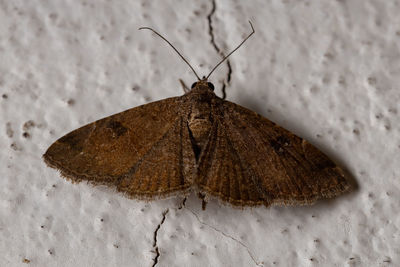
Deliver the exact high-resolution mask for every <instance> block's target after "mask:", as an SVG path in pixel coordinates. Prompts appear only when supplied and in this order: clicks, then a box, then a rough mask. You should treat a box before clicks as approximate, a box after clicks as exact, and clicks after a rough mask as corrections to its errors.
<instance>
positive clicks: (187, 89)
mask: <svg viewBox="0 0 400 267" xmlns="http://www.w3.org/2000/svg"><path fill="white" fill-rule="evenodd" d="M179 82H180V83H181V85H182V89H183V92H185V94H186V93H187V92H189V91H190V89H189V87H187V85H186V83H185V82H184V81H183V80H182V79H179Z"/></svg>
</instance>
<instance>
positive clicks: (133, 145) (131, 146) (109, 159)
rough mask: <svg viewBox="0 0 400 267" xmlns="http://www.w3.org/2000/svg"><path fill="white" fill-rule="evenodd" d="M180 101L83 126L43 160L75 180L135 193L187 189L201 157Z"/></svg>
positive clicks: (140, 195) (171, 100)
mask: <svg viewBox="0 0 400 267" xmlns="http://www.w3.org/2000/svg"><path fill="white" fill-rule="evenodd" d="M179 99H180V98H179V97H174V98H168V99H164V100H161V101H157V102H152V103H149V104H146V105H142V106H139V107H135V108H132V109H129V110H126V111H124V112H121V113H118V114H115V115H112V116H109V117H106V118H104V119H101V120H98V121H95V122H93V123H90V124H88V125H86V126H83V127H81V128H79V129H77V130H75V131H72V132H70V133H68V134H66V135H65V136H63V137H62V138H60V139H58V140H57V141H56V142H55V143H53V144H52V145H51V146H50V147H49V149H48V150H47V151H46V153H45V154H44V155H43V158H44V160H45V162H46V163H47V164H48V165H49V166H51V167H53V168H56V169H58V170H60V172H61V174H62V175H63V176H64V177H66V178H68V179H70V180H72V181H73V182H80V181H87V182H90V183H92V184H94V185H97V184H104V185H108V186H113V187H116V188H117V189H118V190H119V191H123V192H125V193H126V194H127V195H128V196H130V197H135V198H154V197H165V196H168V195H170V194H172V193H174V192H176V191H182V190H186V189H188V188H189V187H190V186H191V179H190V176H191V172H192V170H193V168H194V167H193V164H194V161H195V159H194V155H193V152H192V147H191V143H190V138H189V134H188V130H187V126H186V124H185V123H184V122H183V120H182V114H181V113H180V112H181V109H182V106H181V104H180V100H179ZM186 178H189V179H186Z"/></svg>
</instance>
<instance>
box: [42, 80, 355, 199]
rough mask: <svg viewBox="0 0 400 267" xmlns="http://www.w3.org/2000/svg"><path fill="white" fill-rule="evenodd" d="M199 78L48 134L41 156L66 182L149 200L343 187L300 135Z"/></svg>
mask: <svg viewBox="0 0 400 267" xmlns="http://www.w3.org/2000/svg"><path fill="white" fill-rule="evenodd" d="M212 89H213V87H211V85H210V83H208V82H207V80H206V79H203V80H201V81H199V82H197V83H196V84H195V86H194V87H193V89H192V90H191V91H189V92H188V93H186V94H185V95H183V96H181V97H174V98H168V99H165V100H161V101H157V102H153V103H150V104H147V105H143V106H139V107H136V108H132V109H129V110H127V111H124V112H121V113H119V114H116V115H113V116H110V117H107V118H104V119H102V120H98V121H96V122H93V123H91V124H88V125H86V126H83V127H81V128H79V129H77V130H75V131H73V132H71V133H69V134H67V135H65V136H64V137H62V138H60V139H59V140H58V141H56V142H55V143H54V144H53V145H51V146H50V148H49V149H48V150H47V152H46V153H45V154H44V156H43V157H44V160H45V161H46V163H47V164H48V165H49V166H51V167H54V168H56V169H59V170H60V171H61V173H62V175H63V176H65V177H66V178H68V179H70V180H72V181H73V182H80V181H82V180H85V181H88V182H90V183H92V184H94V185H98V184H105V185H108V186H112V187H115V188H116V189H117V190H118V191H121V192H124V193H125V194H126V195H127V196H128V197H131V198H139V199H154V198H160V197H167V196H170V195H173V194H177V193H182V192H183V193H186V192H188V191H190V190H192V189H193V190H197V191H199V193H200V194H199V195H201V196H202V198H204V197H205V198H207V196H214V197H218V198H219V199H221V200H223V201H224V202H225V203H229V204H232V205H234V206H255V205H265V206H269V205H272V204H288V205H294V204H310V203H313V202H314V201H315V200H317V199H319V198H325V197H334V196H337V195H339V194H341V193H342V192H344V191H346V190H347V189H348V188H349V183H348V182H347V180H346V178H345V177H344V175H343V172H342V171H341V169H340V168H339V167H337V166H336V164H334V163H333V162H332V161H331V160H329V159H328V158H327V157H326V156H325V155H324V154H323V153H321V152H320V151H318V150H317V149H316V148H315V147H313V146H312V145H310V144H309V143H308V142H307V141H305V140H304V139H302V138H299V137H297V136H295V135H294V134H292V133H290V132H289V131H287V130H285V129H283V128H281V127H279V126H277V125H275V124H274V123H273V122H271V121H269V120H267V119H265V118H263V117H262V116H260V115H258V114H256V113H255V112H253V111H250V110H248V109H246V108H244V107H241V106H239V105H236V104H234V103H231V102H229V101H225V100H222V99H221V98H219V97H218V96H216V95H215V94H214V92H213V90H212Z"/></svg>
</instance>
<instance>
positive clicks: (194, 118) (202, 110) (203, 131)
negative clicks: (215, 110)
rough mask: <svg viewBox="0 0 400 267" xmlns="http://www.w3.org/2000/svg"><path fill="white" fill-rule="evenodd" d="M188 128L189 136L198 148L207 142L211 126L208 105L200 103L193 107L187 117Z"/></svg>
mask: <svg viewBox="0 0 400 267" xmlns="http://www.w3.org/2000/svg"><path fill="white" fill-rule="evenodd" d="M188 126H189V129H190V132H191V135H192V137H193V139H194V141H195V142H196V144H197V145H198V146H199V147H202V145H203V144H204V143H205V142H206V141H207V139H208V135H209V133H210V130H211V126H212V118H211V116H210V105H209V104H208V103H202V104H201V105H195V106H194V107H193V108H192V111H191V112H190V114H189V117H188Z"/></svg>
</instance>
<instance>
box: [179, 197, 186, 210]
mask: <svg viewBox="0 0 400 267" xmlns="http://www.w3.org/2000/svg"><path fill="white" fill-rule="evenodd" d="M185 206H186V197H184V198H183V200H182V203H181V204H180V205H179V207H178V210H180V209H182V208H184V207H185Z"/></svg>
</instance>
